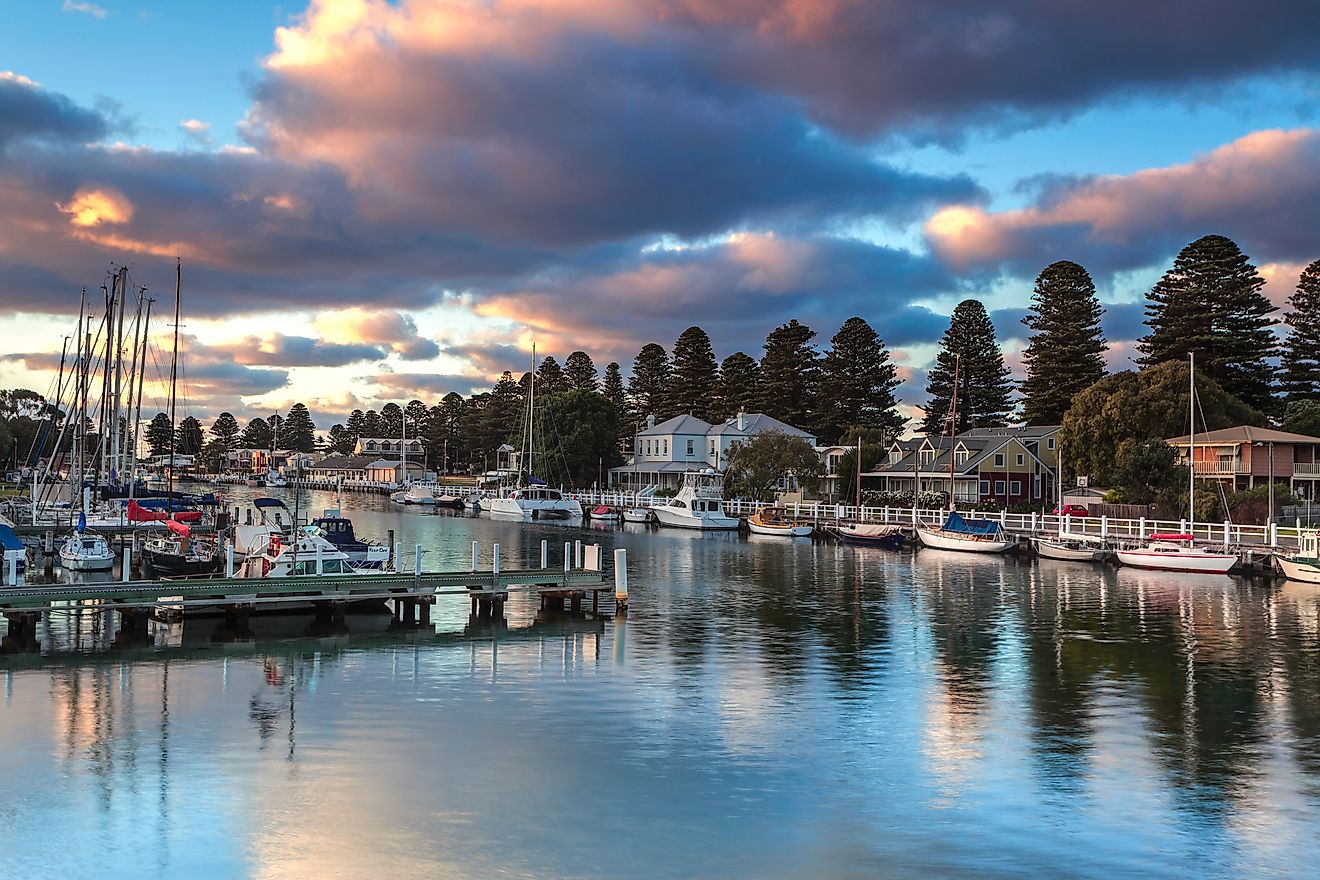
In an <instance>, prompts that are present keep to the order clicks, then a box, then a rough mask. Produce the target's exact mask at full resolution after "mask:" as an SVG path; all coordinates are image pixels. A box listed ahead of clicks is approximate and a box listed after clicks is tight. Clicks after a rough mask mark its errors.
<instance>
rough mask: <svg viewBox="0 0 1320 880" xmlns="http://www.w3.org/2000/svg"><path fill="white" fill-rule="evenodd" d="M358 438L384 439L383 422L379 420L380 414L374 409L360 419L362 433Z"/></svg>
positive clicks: (381, 419)
mask: <svg viewBox="0 0 1320 880" xmlns="http://www.w3.org/2000/svg"><path fill="white" fill-rule="evenodd" d="M358 436H359V437H384V436H386V435H385V420H384V419H383V418H381V415H380V413H378V412H376V411H375V410H374V409H369V410H367V412H366V415H364V416H363V417H362V433H361V434H359V435H358Z"/></svg>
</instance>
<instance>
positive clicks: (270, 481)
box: [266, 468, 289, 489]
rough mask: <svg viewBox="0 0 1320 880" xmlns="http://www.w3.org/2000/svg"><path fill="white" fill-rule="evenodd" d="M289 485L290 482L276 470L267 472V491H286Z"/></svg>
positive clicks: (272, 469)
mask: <svg viewBox="0 0 1320 880" xmlns="http://www.w3.org/2000/svg"><path fill="white" fill-rule="evenodd" d="M288 485H289V481H288V480H286V479H284V475H283V474H281V473H280V472H279V471H277V470H275V468H271V469H270V470H268V471H266V488H267V489H284V488H287V487H288Z"/></svg>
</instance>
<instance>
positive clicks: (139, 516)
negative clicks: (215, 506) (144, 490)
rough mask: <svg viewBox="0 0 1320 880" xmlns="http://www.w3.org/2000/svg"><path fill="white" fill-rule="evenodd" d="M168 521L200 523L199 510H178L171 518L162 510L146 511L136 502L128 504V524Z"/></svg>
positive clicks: (200, 515) (200, 514)
mask: <svg viewBox="0 0 1320 880" xmlns="http://www.w3.org/2000/svg"><path fill="white" fill-rule="evenodd" d="M168 519H174V520H176V521H177V522H201V521H202V512H201V511H200V510H180V511H179V512H178V513H176V514H174V516H173V517H171V516H170V515H169V514H167V513H165V511H163V510H147V509H146V508H145V507H143V506H141V505H140V504H138V503H137V502H136V501H130V502H128V521H129V522H163V521H165V520H168Z"/></svg>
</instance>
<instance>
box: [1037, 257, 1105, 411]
mask: <svg viewBox="0 0 1320 880" xmlns="http://www.w3.org/2000/svg"><path fill="white" fill-rule="evenodd" d="M1102 314H1104V309H1102V308H1101V307H1100V301H1099V300H1098V299H1096V296H1095V284H1094V283H1092V281H1091V276H1090V274H1089V273H1087V271H1086V270H1085V269H1084V268H1082V267H1081V266H1079V265H1078V264H1076V263H1074V262H1071V261H1069V260H1059V261H1058V262H1055V263H1050V264H1049V265H1048V266H1046V267H1045V268H1044V269H1042V270H1041V273H1040V275H1038V276H1037V277H1036V289H1035V291H1034V292H1033V293H1032V295H1031V310H1030V311H1029V312H1028V313H1027V316H1026V317H1025V318H1023V319H1022V323H1023V324H1026V325H1027V327H1029V328H1030V329H1031V330H1032V331H1034V333H1033V335H1032V337H1031V339H1030V340H1028V342H1027V347H1026V348H1025V349H1024V350H1023V352H1022V361H1023V364H1024V365H1025V366H1026V369H1027V378H1026V379H1025V380H1024V381H1023V383H1022V388H1021V391H1022V417H1023V419H1024V420H1025V421H1026V423H1027V424H1028V425H1057V424H1059V423H1060V422H1061V421H1062V420H1063V414H1064V413H1065V412H1067V411H1068V407H1070V406H1072V401H1073V398H1074V397H1076V396H1077V395H1078V394H1079V393H1081V392H1082V391H1085V390H1086V389H1087V388H1090V387H1091V386H1092V385H1094V384H1095V383H1096V382H1099V381H1100V380H1101V379H1103V378H1104V377H1105V359H1104V353H1105V351H1106V350H1107V349H1108V347H1109V346H1108V344H1107V343H1106V341H1105V337H1104V334H1103V333H1102V332H1101V330H1100V316H1101V315H1102Z"/></svg>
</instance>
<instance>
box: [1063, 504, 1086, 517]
mask: <svg viewBox="0 0 1320 880" xmlns="http://www.w3.org/2000/svg"><path fill="white" fill-rule="evenodd" d="M1054 515H1055V516H1090V515H1091V511H1090V510H1088V509H1087V508H1085V507H1083V506H1082V505H1080V504H1060V505H1059V506H1058V507H1056V508H1054Z"/></svg>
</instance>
